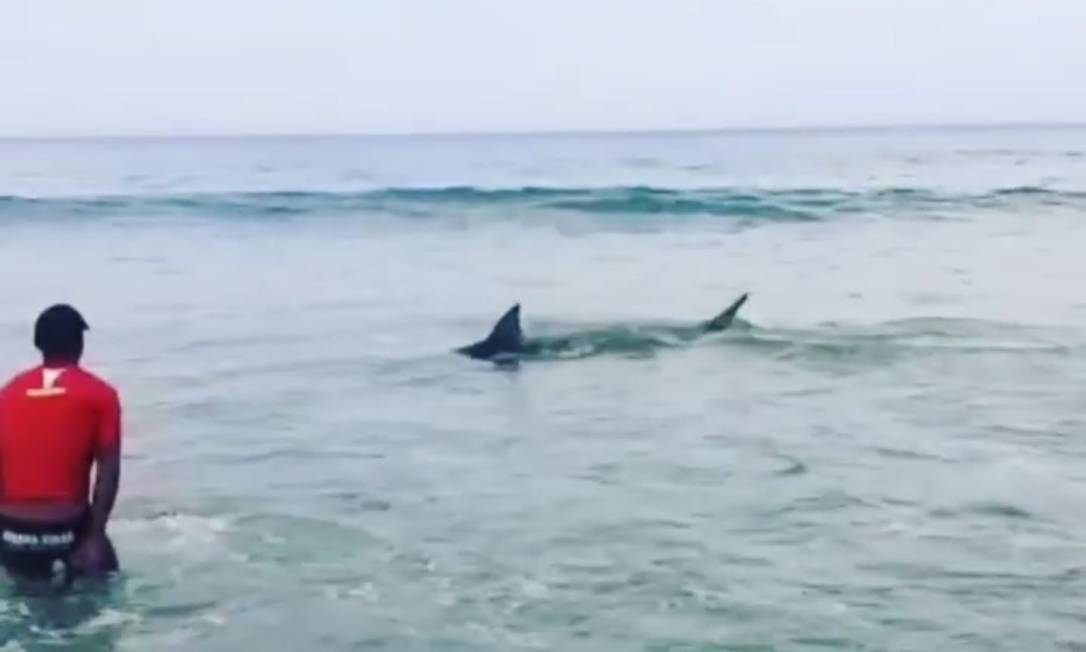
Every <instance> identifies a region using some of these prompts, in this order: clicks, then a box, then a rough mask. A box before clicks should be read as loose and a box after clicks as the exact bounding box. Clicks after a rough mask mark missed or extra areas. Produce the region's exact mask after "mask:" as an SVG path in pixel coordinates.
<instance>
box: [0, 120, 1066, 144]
mask: <svg viewBox="0 0 1086 652" xmlns="http://www.w3.org/2000/svg"><path fill="white" fill-rule="evenodd" d="M1068 128H1086V121H1082V122H1074V121H1044V120H1042V121H1021V122H957V123H952V122H948V123H885V124H866V125H832V124H827V125H809V126H797V125H782V126H768V125H764V126H747V127H738V126H733V127H707V128H698V127H690V128H683V127H678V128H660V129H654V128H641V129H587V128H586V129H577V128H575V129H540V130H527V129H525V130H520V129H513V130H495V131H485V130H479V131H476V130H464V131H453V130H449V131H417V132H410V131H389V132H361V131H358V132H355V131H342V132H325V133H320V132H318V133H306V132H290V131H284V132H278V133H277V132H250V133H245V132H234V133H231V132H196V133H188V134H186V133H175V134H155V133H148V134H120V133H116V134H98V135H91V134H68V135H63V134H62V135H49V136H45V135H4V134H0V141H7V142H12V141H20V142H34V141H38V142H44V141H95V140H98V141H106V140H118V141H141V140H147V141H151V140H242V139H253V140H260V139H268V140H271V139H283V140H291V139H299V140H301V139H320V138H329V139H332V138H390V139H411V138H525V137H560V136H654V135H657V136H665V135H673V136H682V135H699V134H701V135H709V134H722V135H723V134H759V133H762V134H769V133H820V132H821V133H835V132H849V131H868V132H870V131H940V130H962V131H967V130H985V129H993V130H1009V129H1068Z"/></svg>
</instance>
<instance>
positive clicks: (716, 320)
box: [705, 292, 749, 332]
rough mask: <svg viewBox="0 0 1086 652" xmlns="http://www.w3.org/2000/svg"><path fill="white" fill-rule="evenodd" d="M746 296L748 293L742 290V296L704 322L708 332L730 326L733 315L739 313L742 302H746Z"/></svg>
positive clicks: (733, 318)
mask: <svg viewBox="0 0 1086 652" xmlns="http://www.w3.org/2000/svg"><path fill="white" fill-rule="evenodd" d="M748 298H749V295H748V294H747V293H745V292H744V293H743V295H742V296H740V297H739V298H738V299H736V300H735V301H734V302H733V303H732V305H730V306H728V307H727V308H725V309H724V312H722V313H720V314H719V315H717V316H716V317H713V318H712V319H711V320H709V321H708V322H707V323H706V324H705V330H706V331H709V332H713V331H722V330H724V329H725V328H727V327H729V326H731V325H732V322H733V321H735V316H736V315H737V314H739V309H740V308H742V307H743V304H744V303H746V302H747V299H748Z"/></svg>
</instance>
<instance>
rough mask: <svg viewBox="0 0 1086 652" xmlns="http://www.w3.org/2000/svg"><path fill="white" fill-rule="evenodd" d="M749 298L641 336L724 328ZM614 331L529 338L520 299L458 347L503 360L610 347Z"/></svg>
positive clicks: (684, 337)
mask: <svg viewBox="0 0 1086 652" xmlns="http://www.w3.org/2000/svg"><path fill="white" fill-rule="evenodd" d="M746 302H747V295H746V294H744V295H742V296H740V297H739V298H738V299H736V300H735V301H734V302H733V303H732V304H731V305H730V306H728V307H727V308H725V309H724V311H722V312H721V313H720V314H718V315H717V316H716V317H713V318H712V319H710V320H709V321H706V322H702V323H700V324H696V325H693V326H685V327H679V328H670V329H667V332H666V333H656V334H653V333H648V334H643V335H641V336H640V341H641V342H650V343H651V342H656V341H668V340H671V339H677V340H681V341H688V340H693V339H696V338H697V337H699V336H701V335H705V334H708V333H716V332H720V331H723V330H725V329H727V328H728V327H729V326H731V325H732V324H733V323H734V322H735V318H736V315H738V313H739V309H740V308H742V307H743V304H745V303H746ZM614 335H615V331H608V332H606V333H602V334H593V333H585V334H582V335H580V336H577V335H570V336H566V337H551V338H533V339H528V338H526V337H525V336H524V331H523V330H522V329H521V326H520V304H519V303H518V304H516V305H514V306H513V307H512V308H510V309H509V310H507V311H506V313H505V314H504V315H502V317H501V319H499V320H498V322H497V323H496V324H495V325H494V328H493V329H492V330H491V331H490V334H489V335H488V336H487V337H486V338H485V339H482V340H479V341H478V342H476V343H474V344H471V345H469V346H465V347H461V348H459V349H456V352H457V353H460V354H462V355H466V356H468V357H469V358H474V359H476V360H491V361H495V362H501V361H505V360H516V359H519V358H524V357H531V356H535V355H540V354H544V353H548V352H550V353H555V354H556V355H558V354H560V353H561V352H563V351H570V350H573V349H575V348H576V347H577V346H578V344H583V345H584V346H587V347H589V348H595V349H603V348H606V346H604V345H603V344H601V342H605V341H606V340H605V337H607V336H614ZM625 341H627V342H631V343H636V342H638V341H639V340H638V339H637V337H636V336H635V337H634V338H627V339H626V340H625Z"/></svg>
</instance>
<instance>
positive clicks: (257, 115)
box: [0, 0, 1086, 136]
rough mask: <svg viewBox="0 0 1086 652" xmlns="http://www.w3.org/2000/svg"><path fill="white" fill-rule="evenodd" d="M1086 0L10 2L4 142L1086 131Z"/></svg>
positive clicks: (4, 15)
mask: <svg viewBox="0 0 1086 652" xmlns="http://www.w3.org/2000/svg"><path fill="white" fill-rule="evenodd" d="M1084 65H1086V1H1084V0H1006V1H1000V0H291V1H289V2H288V1H287V0H185V1H184V2H166V1H165V0H95V1H93V2H90V1H87V0H0V88H2V89H3V96H2V99H0V135H7V136H37V135H105V134H134V135H139V134H193V133H211V134H217V133H325V132H332V133H336V132H352V133H386V132H433V131H533V130H579V129H654V128H662V129H683V128H715V127H747V126H770V127H774V126H811V125H870V124H887V123H890V124H902V123H910V124H915V123H962V122H966V123H978V122H979V123H986V122H1043V121H1056V122H1082V121H1086V83H1084V82H1083V70H1084Z"/></svg>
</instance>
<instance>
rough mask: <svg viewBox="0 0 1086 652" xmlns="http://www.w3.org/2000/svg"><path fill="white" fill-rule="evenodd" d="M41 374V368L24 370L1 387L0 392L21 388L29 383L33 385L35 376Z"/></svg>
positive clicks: (35, 367)
mask: <svg viewBox="0 0 1086 652" xmlns="http://www.w3.org/2000/svg"><path fill="white" fill-rule="evenodd" d="M40 373H41V367H40V366H34V367H30V368H29V369H24V370H22V371H20V372H17V373H15V374H14V375H12V376H10V377H9V378H8V380H7V381H6V382H5V383H4V384H3V385H0V392H4V391H7V390H8V389H11V388H13V387H21V386H23V385H26V384H28V383H33V382H34V378H35V375H36V374H40Z"/></svg>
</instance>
